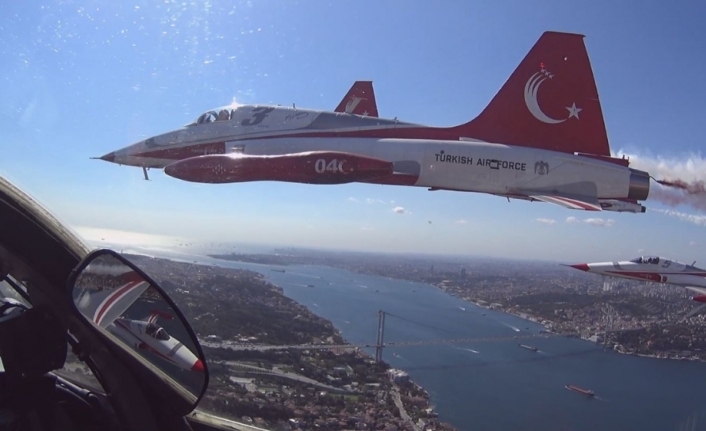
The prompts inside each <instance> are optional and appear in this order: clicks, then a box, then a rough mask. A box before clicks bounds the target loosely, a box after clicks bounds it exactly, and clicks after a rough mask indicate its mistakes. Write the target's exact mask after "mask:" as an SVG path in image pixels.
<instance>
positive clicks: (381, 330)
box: [200, 310, 556, 362]
mask: <svg viewBox="0 0 706 431" xmlns="http://www.w3.org/2000/svg"><path fill="white" fill-rule="evenodd" d="M387 316H390V317H394V318H396V319H400V320H403V321H406V322H408V323H412V324H415V325H419V326H423V327H426V328H430V329H435V330H441V331H447V330H445V329H442V328H437V327H434V326H431V325H427V324H424V323H420V322H415V321H413V320H410V319H407V318H404V317H401V316H396V315H394V314H391V313H388V312H385V311H382V310H380V311H378V327H377V338H376V340H375V343H369V344H292V345H260V344H223V343H214V342H211V341H208V340H200V341H201V344H203V345H204V346H208V347H220V348H226V349H231V350H260V351H267V350H291V349H299V350H311V349H324V350H326V349H339V350H340V349H343V350H345V349H362V348H375V361H376V362H380V361H382V360H383V351H384V349H385V348H386V347H393V346H394V347H409V346H425V345H443V344H473V343H486V342H493V341H498V342H502V341H512V340H528V339H533V338H548V337H551V336H555V335H556V334H551V333H540V334H519V335H514V336H491V337H481V338H452V339H441V340H420V341H388V342H385V319H386V318H387Z"/></svg>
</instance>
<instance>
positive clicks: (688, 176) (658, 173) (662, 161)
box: [616, 150, 706, 212]
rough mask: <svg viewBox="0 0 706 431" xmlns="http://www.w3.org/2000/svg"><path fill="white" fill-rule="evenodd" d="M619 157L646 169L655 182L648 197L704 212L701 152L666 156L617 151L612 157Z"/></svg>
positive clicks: (705, 164) (705, 165) (705, 178)
mask: <svg viewBox="0 0 706 431" xmlns="http://www.w3.org/2000/svg"><path fill="white" fill-rule="evenodd" d="M622 156H625V157H628V158H629V159H630V167H632V168H635V169H640V170H642V171H646V172H648V173H649V174H650V175H651V176H652V177H653V178H654V179H655V181H657V182H658V183H659V184H654V185H653V186H652V187H650V195H649V199H653V200H656V201H659V202H661V203H663V204H665V205H669V206H672V207H674V206H677V205H689V206H691V207H692V208H695V209H698V210H699V211H704V212H706V159H704V158H703V157H702V156H701V154H696V153H692V154H687V155H684V156H683V157H671V158H669V157H661V156H650V155H644V154H628V153H627V152H624V151H622V150H621V151H618V153H617V154H616V157H622Z"/></svg>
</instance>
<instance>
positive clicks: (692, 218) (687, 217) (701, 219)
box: [652, 209, 706, 226]
mask: <svg viewBox="0 0 706 431" xmlns="http://www.w3.org/2000/svg"><path fill="white" fill-rule="evenodd" d="M652 211H655V212H658V213H660V214H664V215H667V216H669V217H674V218H677V219H679V220H681V221H685V222H689V223H693V224H695V225H697V226H706V215H700V214H687V213H683V212H679V211H674V210H662V209H653V210H652Z"/></svg>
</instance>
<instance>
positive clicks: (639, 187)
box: [628, 168, 650, 201]
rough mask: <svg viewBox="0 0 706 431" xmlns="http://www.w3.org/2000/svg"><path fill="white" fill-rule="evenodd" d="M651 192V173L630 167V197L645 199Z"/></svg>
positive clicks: (639, 199)
mask: <svg viewBox="0 0 706 431" xmlns="http://www.w3.org/2000/svg"><path fill="white" fill-rule="evenodd" d="M649 194H650V174H648V173H647V172H645V171H639V170H637V169H632V168H630V189H629V190H628V199H635V200H638V201H644V200H645V199H647V196H648V195H649Z"/></svg>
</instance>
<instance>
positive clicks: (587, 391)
mask: <svg viewBox="0 0 706 431" xmlns="http://www.w3.org/2000/svg"><path fill="white" fill-rule="evenodd" d="M564 387H565V388H566V389H568V390H570V391H574V392H578V393H580V394H582V395H586V396H587V397H594V396H596V394H595V393H594V392H593V391H592V390H590V389H583V388H579V387H578V386H572V385H566V386H564Z"/></svg>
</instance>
